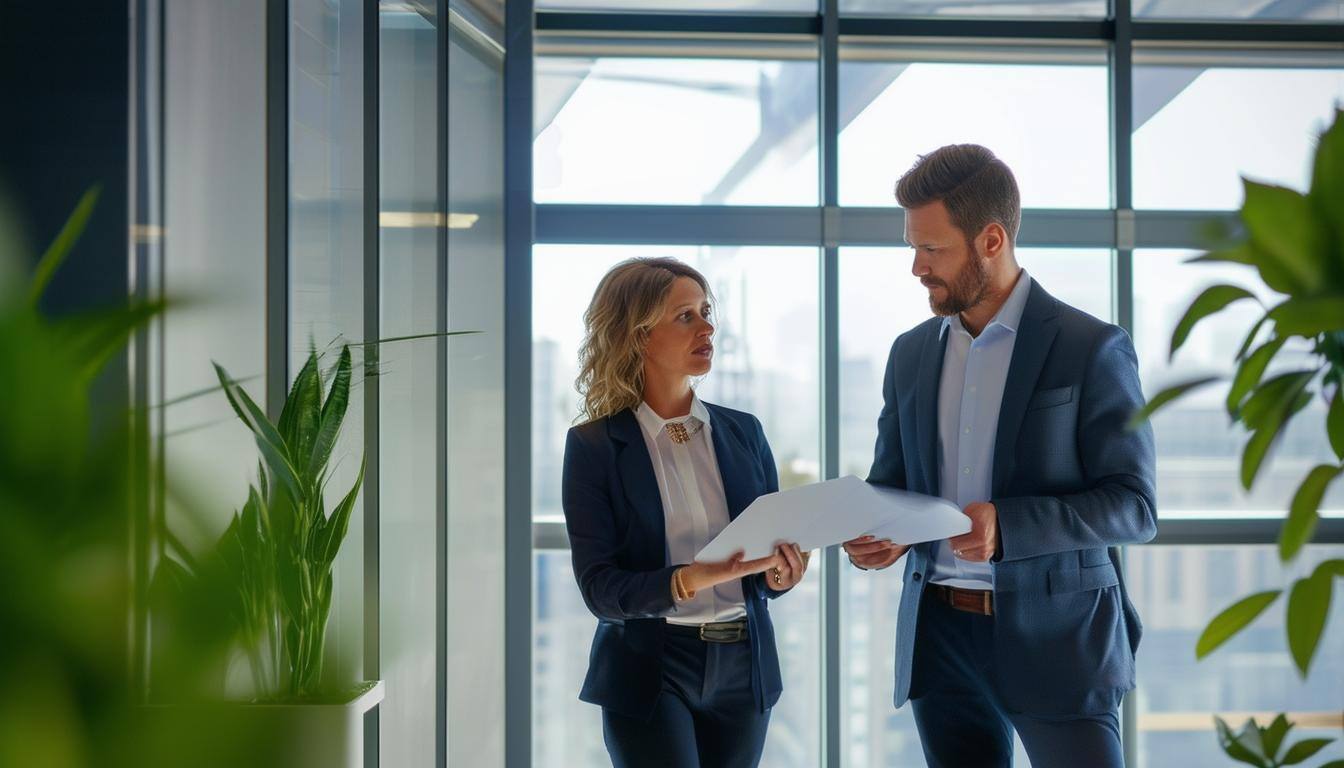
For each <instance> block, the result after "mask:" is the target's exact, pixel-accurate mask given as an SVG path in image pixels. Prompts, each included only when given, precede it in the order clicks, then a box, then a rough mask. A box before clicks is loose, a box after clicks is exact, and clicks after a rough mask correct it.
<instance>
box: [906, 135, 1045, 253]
mask: <svg viewBox="0 0 1344 768" xmlns="http://www.w3.org/2000/svg"><path fill="white" fill-rule="evenodd" d="M939 200H941V201H942V202H943V205H944V206H946V207H947V213H948V215H949V216H950V217H951V219H952V223H953V224H955V225H956V226H957V228H958V229H960V230H961V231H962V232H964V233H965V234H966V240H967V242H970V241H971V240H974V239H975V237H976V236H977V235H979V234H980V232H981V231H983V230H984V228H985V227H987V226H989V225H990V224H991V223H994V222H998V223H999V224H1000V225H1002V226H1003V228H1004V230H1005V231H1006V232H1007V233H1008V242H1010V243H1012V242H1014V241H1016V239H1017V228H1018V225H1019V224H1020V223H1021V222H1022V198H1021V196H1020V195H1019V194H1018V191H1017V180H1016V179H1014V178H1013V172H1012V171H1011V170H1009V169H1008V166H1007V165H1005V164H1004V162H1003V161H1002V160H1000V159H999V158H997V157H995V156H994V153H993V152H990V151H989V150H988V149H985V148H984V147H982V146H980V145H979V144H948V145H947V146H945V147H939V148H938V149H935V150H934V151H932V152H930V153H929V154H927V155H921V156H920V158H919V160H917V161H916V162H915V164H914V165H913V166H912V167H911V168H910V170H908V171H906V172H905V175H904V176H902V177H901V179H900V181H897V182H896V201H897V202H898V203H900V204H901V207H902V208H919V207H920V206H924V205H928V204H929V203H933V202H937V201H939Z"/></svg>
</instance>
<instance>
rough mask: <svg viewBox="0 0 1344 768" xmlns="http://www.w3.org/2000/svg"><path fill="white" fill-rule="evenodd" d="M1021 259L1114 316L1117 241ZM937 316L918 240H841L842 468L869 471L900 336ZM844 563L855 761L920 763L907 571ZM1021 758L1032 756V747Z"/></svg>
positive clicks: (848, 746) (1080, 303) (846, 670)
mask: <svg viewBox="0 0 1344 768" xmlns="http://www.w3.org/2000/svg"><path fill="white" fill-rule="evenodd" d="M1018 262H1019V263H1020V264H1021V265H1022V266H1023V267H1024V268H1026V270H1027V271H1028V272H1029V273H1030V274H1031V275H1032V277H1033V278H1035V279H1036V280H1037V281H1038V282H1040V284H1041V286H1042V287H1043V288H1045V289H1046V290H1047V291H1049V292H1050V293H1051V294H1052V295H1053V296H1055V297H1056V298H1058V299H1060V300H1061V301H1064V302H1067V303H1069V304H1072V305H1073V306H1075V307H1078V308H1079V309H1082V310H1084V311H1086V312H1089V313H1091V314H1093V315H1096V316H1098V317H1101V318H1103V319H1109V318H1110V317H1111V289H1110V275H1111V252H1110V251H1106V250H1055V249H1043V248H1023V249H1020V250H1019V251H1018ZM931 316H932V313H931V311H930V310H929V304H928V293H927V291H926V290H925V289H924V287H923V286H921V285H920V284H919V281H918V280H916V279H915V278H914V277H913V276H912V275H911V274H910V251H909V249H892V248H841V249H840V472H841V474H842V475H844V474H854V475H858V476H859V477H866V476H867V475H868V468H869V466H870V465H871V464H872V461H873V442H874V441H875V440H876V438H877V416H878V413H879V412H880V411H881V409H882V377H883V375H884V373H885V371H886V364H887V356H888V353H889V352H890V351H891V344H892V341H894V340H895V338H896V337H897V336H899V335H901V334H902V333H904V332H906V331H908V330H910V329H911V328H913V327H914V326H915V325H917V324H919V323H920V322H922V321H924V320H925V319H927V318H929V317H931ZM841 572H842V574H844V575H843V577H842V578H843V583H842V585H841V589H842V591H843V598H842V599H843V600H844V606H843V611H844V619H843V623H842V625H841V626H842V632H843V638H842V640H841V642H842V644H843V653H844V656H843V667H842V670H843V671H842V674H843V676H844V678H843V683H842V690H841V703H842V707H843V711H842V717H841V722H842V727H843V730H844V735H843V738H844V744H845V759H846V764H848V765H855V766H865V767H868V766H871V767H872V768H877V767H878V766H888V765H917V764H920V763H921V762H922V760H923V752H922V751H921V749H920V745H919V736H918V733H917V732H916V730H915V723H914V719H913V718H912V716H911V715H910V710H909V708H908V707H906V708H902V709H901V710H900V711H897V710H895V709H893V708H892V706H891V701H892V685H893V680H894V679H895V667H894V664H895V658H894V655H893V650H892V649H893V648H894V647H895V643H896V609H897V606H898V604H899V602H900V594H901V572H900V571H899V569H897V570H892V571H888V572H884V573H882V574H861V573H858V572H857V571H854V570H853V569H851V568H850V567H849V565H848V564H845V565H844V566H843V567H842V569H841ZM1019 751H1020V750H1019ZM1019 759H1020V760H1021V761H1022V762H1023V763H1024V764H1025V757H1023V756H1019Z"/></svg>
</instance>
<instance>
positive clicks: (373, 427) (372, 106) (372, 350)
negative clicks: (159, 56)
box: [361, 2, 382, 768]
mask: <svg viewBox="0 0 1344 768" xmlns="http://www.w3.org/2000/svg"><path fill="white" fill-rule="evenodd" d="M362 32H363V35H364V41H363V42H364V48H363V62H362V63H363V75H362V76H363V86H364V88H363V99H364V103H363V104H362V105H361V106H362V109H363V118H364V125H363V142H364V146H363V150H364V156H363V178H364V200H363V203H364V210H363V211H362V213H363V237H364V242H363V246H364V248H363V251H364V253H363V256H364V270H363V290H364V297H363V298H364V307H363V337H364V341H366V342H368V341H375V340H377V339H378V337H379V335H380V326H381V324H380V317H379V292H380V288H381V286H380V285H379V282H380V279H379V252H378V234H379V232H378V214H379V213H380V211H381V208H382V194H381V188H382V184H381V174H380V172H379V165H378V156H379V155H378V149H379V147H378V143H379V141H380V137H379V131H378V127H379V106H380V97H379V93H380V90H379V88H380V83H379V72H380V69H379V60H378V57H379V46H378V43H379V32H380V29H379V22H378V3H377V2H368V3H365V4H364V17H363V29H362ZM377 365H378V347H377V346H366V347H364V380H363V381H364V457H365V470H364V674H363V677H364V679H366V680H374V679H377V678H378V677H380V676H381V675H382V664H381V651H380V641H381V631H380V627H381V624H382V608H381V606H382V602H381V598H382V594H381V583H382V580H381V570H380V563H381V555H382V553H381V549H380V547H381V545H380V538H381V537H380V519H381V513H380V511H379V501H380V490H379V488H380V486H379V478H380V475H379V467H380V464H379V448H380V443H379V440H380V434H379V415H380V414H379V396H378V377H377V376H374V375H370V372H371V371H374V370H376V366H377ZM378 737H379V707H374V708H373V709H371V710H370V711H369V712H368V714H366V715H365V716H364V765H365V766H368V768H374V767H375V766H377V765H378V762H379V760H378V755H379V746H378V741H379V740H378Z"/></svg>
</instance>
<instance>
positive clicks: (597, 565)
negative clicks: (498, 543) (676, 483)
mask: <svg viewBox="0 0 1344 768" xmlns="http://www.w3.org/2000/svg"><path fill="white" fill-rule="evenodd" d="M705 407H706V408H708V409H709V414H710V434H711V436H712V440H713V442H714V455H715V458H716V459H717V461H718V465H719V474H720V475H721V476H722V478H723V490H724V496H725V497H726V499H727V501H728V517H729V519H732V518H735V517H737V516H738V514H740V513H741V512H742V510H744V509H746V508H747V506H748V505H750V504H751V502H753V501H755V500H756V497H758V496H760V495H762V494H766V493H773V492H774V491H777V490H779V475H778V473H777V472H776V469H775V459H774V456H773V455H772V454H771V453H770V446H769V444H768V443H766V441H765V432H764V431H763V430H762V429H761V422H760V421H759V420H757V418H756V417H755V416H752V415H751V414H749V413H743V412H742V411H734V410H732V409H729V408H724V407H722V406H718V405H712V404H710V403H705ZM561 496H562V501H563V505H564V509H565V526H566V528H567V529H568V532H569V545H570V551H571V552H572V554H573V559H574V576H575V578H576V579H577V580H578V583H579V591H580V592H581V593H582V594H583V601H584V602H585V603H586V604H587V605H588V610H590V611H592V612H593V615H594V616H596V617H597V620H598V621H597V633H596V634H595V635H594V636H593V646H592V651H591V652H590V654H589V657H588V675H587V677H586V678H585V679H584V682H583V690H582V691H581V692H580V694H579V698H580V699H582V700H583V701H587V702H590V703H593V704H598V705H600V706H602V707H606V708H608V709H611V710H612V711H614V712H618V713H621V714H624V715H628V716H632V717H648V716H649V715H650V714H651V713H652V711H653V706H654V702H655V701H656V699H657V698H658V694H659V692H660V691H661V690H662V684H663V669H662V650H663V632H664V630H663V628H664V627H665V626H666V622H665V621H664V620H663V617H664V616H667V615H669V614H671V613H672V608H673V601H672V571H673V570H674V569H675V568H676V567H677V566H679V565H686V563H673V564H670V565H669V564H668V563H667V538H666V535H665V524H664V519H663V502H662V497H661V496H660V495H659V493H658V481H657V478H656V476H655V475H654V472H653V461H652V460H651V459H650V457H649V451H648V448H647V447H646V446H645V444H644V435H643V433H642V432H641V431H640V428H639V423H638V422H637V421H636V420H635V414H634V411H632V410H629V409H627V410H624V411H621V412H620V413H618V414H616V415H614V416H609V417H606V418H602V419H597V420H595V421H590V422H588V423H587V424H582V425H580V426H577V427H574V428H573V429H571V430H569V435H568V438H567V440H566V442H565V465H564V482H563V487H562V492H561ZM779 594H782V593H781V592H775V591H774V590H771V589H768V588H767V587H766V586H765V579H764V575H763V574H755V575H754V576H749V577H746V578H743V579H742V595H743V597H744V598H745V601H746V610H747V626H748V633H749V635H750V642H751V651H752V688H753V689H754V690H755V692H756V704H757V707H758V708H759V709H760V710H761V711H764V710H765V709H768V708H769V707H771V706H773V705H774V703H775V702H776V701H778V700H779V694H780V691H781V690H782V689H783V686H782V684H781V682H780V676H779V656H778V654H777V653H776V651H775V630H774V627H773V626H772V625H771V624H770V613H769V611H768V610H767V609H766V602H765V600H766V598H767V597H775V596H777V595H779Z"/></svg>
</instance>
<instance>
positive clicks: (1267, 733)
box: [1263, 713, 1293, 762]
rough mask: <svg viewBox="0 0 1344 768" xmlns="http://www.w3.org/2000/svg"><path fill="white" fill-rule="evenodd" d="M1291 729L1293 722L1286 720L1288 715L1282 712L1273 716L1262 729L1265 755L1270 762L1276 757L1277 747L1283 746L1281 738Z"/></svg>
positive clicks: (1277, 754)
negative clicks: (1271, 720)
mask: <svg viewBox="0 0 1344 768" xmlns="http://www.w3.org/2000/svg"><path fill="white" fill-rule="evenodd" d="M1292 729H1293V724H1292V723H1290V722H1288V717H1287V716H1286V715H1284V714H1282V713H1280V714H1279V716H1278V717H1276V718H1274V722H1272V723H1270V724H1269V727H1268V728H1266V729H1265V730H1264V735H1263V742H1264V746H1265V757H1267V758H1269V760H1270V761H1271V762H1273V761H1274V760H1277V759H1278V756H1279V748H1280V747H1281V746H1283V739H1284V737H1285V736H1287V735H1288V731H1291V730H1292Z"/></svg>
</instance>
